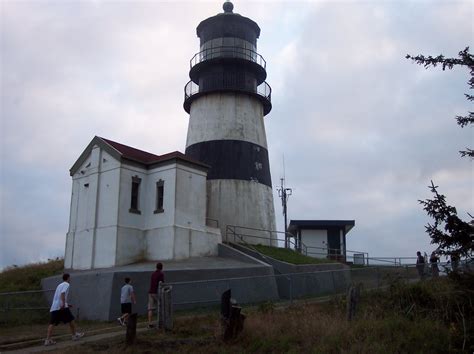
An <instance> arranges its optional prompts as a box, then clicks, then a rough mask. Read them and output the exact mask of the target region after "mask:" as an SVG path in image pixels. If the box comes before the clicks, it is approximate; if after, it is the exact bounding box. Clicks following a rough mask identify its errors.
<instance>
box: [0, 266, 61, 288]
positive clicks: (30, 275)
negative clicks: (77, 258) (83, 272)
mask: <svg viewBox="0 0 474 354" xmlns="http://www.w3.org/2000/svg"><path fill="white" fill-rule="evenodd" d="M63 270H64V260H63V259H60V258H57V259H54V260H49V261H47V262H42V263H33V264H28V265H25V266H21V267H15V266H14V267H8V268H6V269H4V270H3V271H2V272H1V273H0V293H3V292H11V291H26V290H39V289H41V279H43V278H46V277H50V276H52V275H57V274H61V273H62V272H63Z"/></svg>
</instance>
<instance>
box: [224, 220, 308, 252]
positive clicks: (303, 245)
mask: <svg viewBox="0 0 474 354" xmlns="http://www.w3.org/2000/svg"><path fill="white" fill-rule="evenodd" d="M236 228H240V229H245V230H253V231H263V232H268V233H270V234H272V233H275V234H284V235H288V236H291V237H293V235H292V234H290V233H288V232H285V231H273V230H265V229H257V228H253V227H243V226H235V225H227V226H226V234H229V231H230V232H232V234H233V235H234V242H235V236H237V237H239V238H240V239H241V240H242V242H244V243H246V244H247V242H246V241H245V240H244V239H243V237H244V236H245V237H253V238H260V239H264V240H270V242H271V241H284V240H285V239H282V238H272V237H263V236H255V235H250V234H245V233H236V231H235V229H236ZM288 241H289V242H290V243H291V244H293V246H294V249H295V250H296V251H298V252H300V253H302V254H304V255H308V250H307V247H306V245H305V244H304V243H301V246H302V248H301V250H300V249H298V248H297V246H296V243H295V242H294V241H292V240H291V238H288ZM288 248H290V249H291V247H288Z"/></svg>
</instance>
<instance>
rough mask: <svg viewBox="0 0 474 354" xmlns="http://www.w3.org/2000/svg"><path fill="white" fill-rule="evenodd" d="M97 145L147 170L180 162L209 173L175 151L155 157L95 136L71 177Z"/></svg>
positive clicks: (203, 165)
mask: <svg viewBox="0 0 474 354" xmlns="http://www.w3.org/2000/svg"><path fill="white" fill-rule="evenodd" d="M95 145H97V146H99V147H101V148H102V149H104V150H105V151H107V153H109V154H110V155H111V156H113V157H114V158H115V159H117V160H119V161H121V162H127V161H130V162H134V163H138V164H141V165H143V167H145V168H147V169H148V168H153V167H156V166H158V165H161V164H164V163H174V162H177V161H178V160H179V161H181V162H185V163H187V164H191V165H193V167H195V168H199V169H201V170H205V171H207V170H208V168H209V166H208V165H206V164H203V163H201V162H199V161H196V160H194V159H191V158H189V157H188V156H186V155H185V154H183V153H181V152H179V151H173V152H170V153H167V154H164V155H155V154H152V153H150V152H147V151H143V150H139V149H136V148H134V147H131V146H128V145H124V144H121V143H117V142H116V141H112V140H109V139H105V138H101V137H100V136H95V137H94V138H93V139H92V141H91V142H90V143H89V145H87V147H86V148H85V150H84V151H83V152H82V154H81V156H79V158H78V159H77V161H76V162H75V163H74V165H73V166H72V167H71V169H70V170H69V173H70V175H71V176H72V175H74V174H75V173H76V172H77V170H78V169H79V168H80V167H81V166H82V164H83V163H84V161H85V160H86V159H87V157H88V156H89V155H90V153H91V151H92V148H93V147H94V146H95Z"/></svg>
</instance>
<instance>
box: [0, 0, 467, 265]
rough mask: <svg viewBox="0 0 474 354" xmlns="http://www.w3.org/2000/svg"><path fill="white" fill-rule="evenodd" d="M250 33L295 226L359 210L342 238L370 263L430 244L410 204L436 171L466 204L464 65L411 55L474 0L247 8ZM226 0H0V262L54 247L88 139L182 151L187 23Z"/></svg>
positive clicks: (462, 38)
mask: <svg viewBox="0 0 474 354" xmlns="http://www.w3.org/2000/svg"><path fill="white" fill-rule="evenodd" d="M233 3H234V12H236V13H239V14H242V15H244V16H247V17H249V18H251V19H253V20H254V21H256V22H257V23H258V24H259V26H260V28H261V35H260V38H259V40H258V52H259V54H261V55H262V56H263V57H264V58H265V60H266V61H267V73H268V76H267V82H268V83H269V84H270V85H271V86H272V89H273V91H272V103H273V109H272V111H271V113H270V114H269V115H267V116H266V117H265V118H264V119H265V127H266V132H267V140H268V148H269V156H270V166H271V174H272V181H273V189H274V192H275V193H274V198H275V211H276V217H277V225H278V229H279V230H282V229H283V216H282V208H281V202H280V200H279V199H278V194H277V191H276V187H277V186H278V185H279V184H280V178H281V177H283V176H285V178H286V185H287V187H290V188H292V195H291V197H290V199H289V201H288V213H289V219H296V220H302V219H336V220H341V219H342V220H347V219H349V220H355V227H354V228H353V229H352V230H351V231H350V232H349V234H348V235H347V247H348V249H351V250H360V251H366V252H369V255H370V256H373V257H375V256H380V257H382V256H385V257H389V256H397V257H401V256H413V255H414V254H415V253H416V251H417V250H421V251H422V252H423V251H426V252H430V251H431V250H433V249H434V248H435V246H434V245H431V244H430V239H429V237H428V235H427V234H426V233H425V225H426V223H427V222H429V221H430V220H429V219H428V217H427V216H426V214H425V212H424V211H423V210H422V207H421V206H420V205H419V203H418V200H419V199H426V198H429V197H430V196H431V195H430V192H429V189H428V188H427V187H428V185H429V184H430V181H431V180H433V181H434V182H435V184H436V185H438V186H439V191H440V193H442V194H444V195H446V197H447V202H448V203H449V204H451V205H454V206H456V208H457V211H458V214H459V216H460V217H461V218H462V219H464V220H468V219H469V216H468V214H467V213H468V212H469V213H471V214H474V173H473V162H472V161H471V160H469V159H468V158H461V157H460V156H459V154H458V151H459V150H462V149H465V148H466V147H472V146H473V145H474V134H473V130H472V128H470V127H466V128H464V129H461V128H460V127H459V126H458V125H457V124H456V122H455V119H454V117H455V116H456V115H465V114H466V113H467V111H468V110H472V105H471V106H470V104H469V102H468V101H467V100H466V99H465V97H464V93H466V92H467V91H468V85H467V81H468V79H469V71H468V70H467V69H466V68H455V69H453V70H447V71H442V70H441V69H438V68H436V69H428V70H426V69H424V68H423V67H421V66H418V65H416V64H414V63H412V62H411V61H409V60H407V59H405V55H406V54H415V55H416V54H420V53H423V54H425V55H438V54H441V53H442V54H444V55H446V56H448V57H455V56H457V53H458V52H459V51H460V50H462V49H464V48H465V47H466V46H469V45H470V46H471V47H472V46H473V23H474V21H473V19H474V17H473V14H474V9H473V7H474V2H473V1H420V0H416V1H407V0H402V1H306V2H299V1H258V2H255V1H243V0H235V1H233ZM219 12H222V1H211V2H201V1H166V2H165V1H152V0H147V1H127V0H121V1H113V0H103V1H100V0H90V1H88V0H80V1H77V0H72V1H59V0H55V1H46V0H44V1H43V0H35V1H28V0H22V1H13V0H0V26H1V37H0V49H1V54H0V69H1V71H0V74H1V78H0V80H1V82H0V83H1V87H0V89H1V90H0V96H1V101H0V115H1V123H0V124H1V125H0V140H1V142H0V243H1V247H0V268H3V267H6V266H11V265H13V264H17V265H21V264H25V263H29V262H36V261H43V260H46V259H48V258H55V257H62V256H63V255H64V248H65V235H66V232H67V230H68V222H69V207H70V200H71V186H72V180H71V177H70V176H69V168H70V167H71V166H72V165H73V164H74V162H75V161H76V159H77V158H78V157H79V155H80V154H81V152H82V151H83V150H84V149H85V147H86V146H87V145H88V143H89V142H90V141H91V140H92V138H93V137H94V136H95V135H98V136H102V137H105V138H108V139H111V140H114V141H118V142H121V143H123V144H126V145H130V146H133V147H136V148H139V149H142V150H145V151H149V152H152V153H155V154H158V155H161V154H164V153H167V152H171V151H175V150H178V151H182V152H184V149H185V142H186V134H187V125H188V115H187V113H186V112H185V111H184V110H183V108H182V104H183V98H184V91H183V88H184V85H185V84H186V83H187V82H188V80H189V76H188V73H189V60H190V59H191V57H192V56H193V55H194V54H195V53H196V52H198V51H199V40H198V38H197V37H196V26H197V25H198V24H199V22H200V21H202V20H204V19H205V18H207V17H210V16H213V15H215V14H217V13H219Z"/></svg>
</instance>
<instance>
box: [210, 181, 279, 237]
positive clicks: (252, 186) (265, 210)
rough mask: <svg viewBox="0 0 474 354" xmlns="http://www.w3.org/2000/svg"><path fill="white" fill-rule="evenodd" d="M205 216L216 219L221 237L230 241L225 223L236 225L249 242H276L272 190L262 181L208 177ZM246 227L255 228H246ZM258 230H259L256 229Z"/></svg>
mask: <svg viewBox="0 0 474 354" xmlns="http://www.w3.org/2000/svg"><path fill="white" fill-rule="evenodd" d="M207 195H208V198H209V199H208V206H207V210H208V217H209V218H211V219H215V220H218V222H219V227H220V229H221V233H222V240H223V241H229V242H234V241H235V242H240V241H241V240H240V239H236V240H234V236H233V234H232V233H231V232H228V230H227V226H228V225H231V226H240V227H243V228H246V229H245V230H244V229H241V231H238V233H239V234H240V235H243V236H242V238H243V240H244V241H245V242H247V243H250V244H263V245H272V246H276V245H277V240H276V238H277V236H276V233H272V232H270V231H274V230H276V225H275V210H274V206H273V193H272V189H271V188H270V187H269V186H267V185H264V184H261V183H258V182H253V181H244V180H221V179H217V180H208V181H207ZM250 228H253V229H258V230H250ZM259 230H261V231H259Z"/></svg>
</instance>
